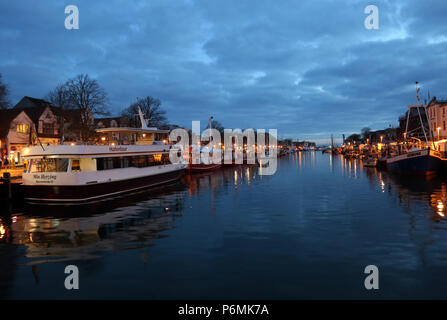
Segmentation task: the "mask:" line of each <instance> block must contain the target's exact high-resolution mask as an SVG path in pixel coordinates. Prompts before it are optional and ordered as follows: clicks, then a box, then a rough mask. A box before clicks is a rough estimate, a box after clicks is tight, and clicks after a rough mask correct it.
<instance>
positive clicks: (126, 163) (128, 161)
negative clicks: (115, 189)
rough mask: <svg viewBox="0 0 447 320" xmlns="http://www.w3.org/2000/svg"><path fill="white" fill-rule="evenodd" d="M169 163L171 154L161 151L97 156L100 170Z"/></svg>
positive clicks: (97, 164)
mask: <svg viewBox="0 0 447 320" xmlns="http://www.w3.org/2000/svg"><path fill="white" fill-rule="evenodd" d="M169 163H170V161H169V154H168V153H164V154H161V153H159V154H154V155H144V156H133V157H110V158H97V159H96V168H97V170H98V171H101V170H109V169H119V168H128V167H136V168H145V167H151V166H159V165H163V164H169Z"/></svg>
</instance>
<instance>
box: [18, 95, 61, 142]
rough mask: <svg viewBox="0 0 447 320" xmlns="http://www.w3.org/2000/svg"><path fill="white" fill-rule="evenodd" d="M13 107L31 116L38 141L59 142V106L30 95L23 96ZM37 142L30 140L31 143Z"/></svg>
mask: <svg viewBox="0 0 447 320" xmlns="http://www.w3.org/2000/svg"><path fill="white" fill-rule="evenodd" d="M13 109H17V110H23V111H25V112H26V114H27V115H28V116H29V117H30V118H31V120H32V121H33V123H34V127H35V129H36V133H37V136H38V138H39V140H40V143H42V144H44V145H55V144H59V143H60V141H61V138H62V131H61V129H60V127H61V121H60V108H59V107H55V106H53V105H51V103H50V102H48V101H45V100H42V99H36V98H32V97H28V96H25V97H23V98H22V99H21V100H20V101H19V102H18V103H17V104H16V105H15V106H14V108H13ZM35 143H38V142H37V141H32V144H35Z"/></svg>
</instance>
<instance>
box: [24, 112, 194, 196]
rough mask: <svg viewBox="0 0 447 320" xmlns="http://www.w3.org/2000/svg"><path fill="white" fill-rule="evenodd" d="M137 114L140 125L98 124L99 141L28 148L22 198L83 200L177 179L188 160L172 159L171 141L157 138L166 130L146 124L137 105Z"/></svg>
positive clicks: (118, 193)
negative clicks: (132, 126) (105, 125)
mask: <svg viewBox="0 0 447 320" xmlns="http://www.w3.org/2000/svg"><path fill="white" fill-rule="evenodd" d="M139 115H140V120H141V128H124V127H119V128H102V129H97V130H96V131H97V132H98V133H100V134H102V135H103V137H101V140H102V141H103V144H102V145H87V144H81V145H76V144H71V145H53V146H45V147H44V146H42V145H40V146H33V147H29V148H26V149H25V150H24V153H23V155H24V158H25V159H27V160H28V161H29V166H28V168H27V170H26V172H24V173H23V189H24V194H25V200H27V201H32V202H45V203H83V202H86V201H87V202H89V201H96V200H99V199H103V198H107V197H114V196H117V195H120V194H122V193H126V192H133V191H137V190H141V189H144V188H148V187H154V186H159V185H161V184H164V183H169V182H173V181H176V180H178V179H179V178H180V177H181V175H182V174H183V172H184V170H185V169H186V164H184V163H183V162H180V163H175V164H174V163H171V162H170V160H169V152H170V149H171V147H172V146H170V145H168V144H165V143H163V142H161V141H158V140H156V138H157V137H158V136H161V135H166V134H167V133H168V131H166V130H158V129H157V128H148V127H147V125H146V120H145V119H144V117H143V114H142V112H141V110H139ZM106 136H108V139H107V137H106Z"/></svg>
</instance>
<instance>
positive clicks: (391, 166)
mask: <svg viewBox="0 0 447 320" xmlns="http://www.w3.org/2000/svg"><path fill="white" fill-rule="evenodd" d="M386 164H387V169H388V170H390V171H393V172H399V173H410V174H424V175H431V174H435V173H436V172H437V171H439V170H440V169H441V167H442V157H441V153H440V152H439V151H435V150H433V149H431V148H425V149H413V150H411V151H410V152H407V153H404V154H401V155H397V156H394V157H389V158H387V160H386Z"/></svg>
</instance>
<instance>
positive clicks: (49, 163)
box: [29, 158, 79, 173]
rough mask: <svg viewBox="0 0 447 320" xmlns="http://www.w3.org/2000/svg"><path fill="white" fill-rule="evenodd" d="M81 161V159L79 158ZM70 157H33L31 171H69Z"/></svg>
mask: <svg viewBox="0 0 447 320" xmlns="http://www.w3.org/2000/svg"><path fill="white" fill-rule="evenodd" d="M78 161H79V160H78ZM67 169H68V159H65V158H62V159H53V158H51V159H32V160H31V166H30V170H29V172H31V173H34V172H67Z"/></svg>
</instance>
